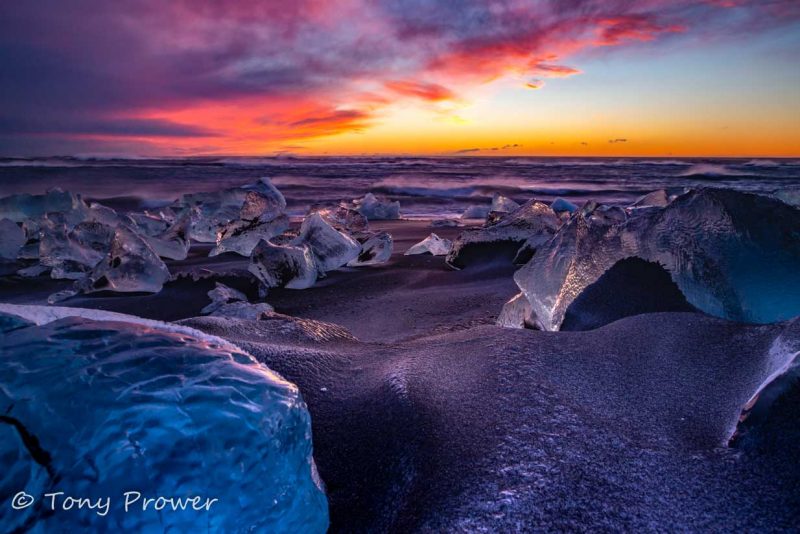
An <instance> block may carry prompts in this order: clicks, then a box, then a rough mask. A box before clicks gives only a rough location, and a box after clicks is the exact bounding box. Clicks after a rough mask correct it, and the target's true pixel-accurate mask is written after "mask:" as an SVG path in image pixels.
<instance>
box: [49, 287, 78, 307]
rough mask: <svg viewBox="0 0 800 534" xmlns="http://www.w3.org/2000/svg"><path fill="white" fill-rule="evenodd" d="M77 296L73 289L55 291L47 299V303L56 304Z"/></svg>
mask: <svg viewBox="0 0 800 534" xmlns="http://www.w3.org/2000/svg"><path fill="white" fill-rule="evenodd" d="M77 294H78V292H77V291H76V290H74V289H63V290H61V291H56V292H55V293H53V294H51V295H50V296H48V297H47V303H48V304H56V303H58V302H62V301H65V300H67V299H68V298H71V297H74V296H75V295H77Z"/></svg>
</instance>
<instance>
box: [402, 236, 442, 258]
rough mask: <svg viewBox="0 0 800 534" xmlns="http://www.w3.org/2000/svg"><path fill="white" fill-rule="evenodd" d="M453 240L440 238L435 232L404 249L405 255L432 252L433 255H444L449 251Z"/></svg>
mask: <svg viewBox="0 0 800 534" xmlns="http://www.w3.org/2000/svg"><path fill="white" fill-rule="evenodd" d="M452 245H453V242H452V241H450V240H449V239H442V238H441V237H439V236H438V235H436V234H431V235H429V236H428V237H426V238H425V239H423V240H422V241H420V242H419V243H417V244H416V245H413V246H412V247H411V248H409V249H408V250H406V251H405V254H404V255H405V256H411V255H414V254H432V255H434V256H446V255H447V253H448V252H450V247H452Z"/></svg>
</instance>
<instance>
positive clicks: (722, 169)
mask: <svg viewBox="0 0 800 534" xmlns="http://www.w3.org/2000/svg"><path fill="white" fill-rule="evenodd" d="M678 176H683V177H695V176H696V177H720V176H753V174H752V173H749V172H744V171H738V170H736V169H731V168H730V167H728V166H726V165H718V164H714V163H698V164H696V165H692V166H691V167H689V168H688V169H686V170H685V171H683V172H681V173H680V174H678Z"/></svg>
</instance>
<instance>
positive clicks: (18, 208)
mask: <svg viewBox="0 0 800 534" xmlns="http://www.w3.org/2000/svg"><path fill="white" fill-rule="evenodd" d="M88 210H89V208H88V206H86V203H85V202H84V201H83V200H82V199H81V197H80V196H79V195H73V194H72V193H69V192H66V191H62V190H61V189H51V190H50V191H48V192H47V193H45V194H43V195H29V194H27V193H23V194H19V195H11V196H8V197H4V198H0V218H2V219H10V220H12V221H14V222H22V221H24V220H25V219H39V218H41V217H43V216H44V215H45V214H46V213H51V212H59V213H63V214H70V218H69V220H68V221H65V224H68V225H69V226H72V225H74V224H77V223H79V222H81V221H83V220H84V219H85V218H86V217H85V215H86V212H87V211H88Z"/></svg>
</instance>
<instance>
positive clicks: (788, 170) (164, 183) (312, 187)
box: [0, 157, 800, 218]
mask: <svg viewBox="0 0 800 534" xmlns="http://www.w3.org/2000/svg"><path fill="white" fill-rule="evenodd" d="M261 176H268V177H269V178H270V179H271V180H272V182H273V183H274V184H275V185H276V186H277V187H278V188H279V189H280V190H281V191H282V192H283V194H284V195H285V196H286V199H287V201H288V203H289V206H288V209H289V214H290V215H295V216H299V215H302V214H304V213H305V212H306V211H307V209H308V207H309V206H311V205H313V204H325V203H332V202H337V201H340V200H352V199H354V198H357V197H361V196H363V195H364V194H365V193H367V192H369V191H371V192H373V193H375V194H379V195H385V196H387V197H389V198H390V199H392V200H399V201H400V204H401V209H402V214H403V216H406V217H412V218H433V217H448V216H455V215H459V214H460V213H462V212H463V210H464V209H465V208H466V207H467V206H469V205H474V204H486V203H488V202H489V200H490V199H491V197H492V195H493V194H494V193H495V192H497V193H501V194H503V195H505V196H507V197H510V198H512V199H514V200H516V201H517V202H523V201H526V200H529V199H531V198H537V199H541V200H545V201H549V200H553V199H555V198H557V197H563V198H565V199H567V200H570V201H572V202H574V203H581V202H583V201H585V200H588V199H593V200H596V201H598V202H603V203H611V204H627V203H630V202H632V201H634V200H635V199H637V198H638V197H640V196H642V195H644V194H646V193H648V192H650V191H653V190H656V189H668V190H671V191H672V190H674V191H675V192H678V191H680V190H681V189H683V188H696V187H708V186H714V187H727V188H732V189H738V190H743V191H751V192H757V193H762V194H772V193H775V192H777V191H780V190H782V189H785V188H790V187H798V186H800V160H798V159H770V160H767V159H707V158H704V159H686V158H681V159H653V158H638V159H632V158H625V159H619V158H583V159H575V158H527V157H517V158H509V157H437V158H418V157H324V158H323V157H314V158H312V157H298V158H287V157H271V158H267V157H224V158H223V157H196V158H185V159H145V158H141V159H113V158H92V157H53V158H37V159H20V158H4V159H0V196H6V195H10V194H14V193H43V192H45V191H47V190H48V189H51V188H54V187H59V188H61V189H64V190H68V191H73V192H76V193H81V194H82V195H83V196H84V197H86V198H89V199H94V200H99V201H101V202H103V203H105V204H107V205H109V206H111V207H114V208H116V209H129V210H136V209H143V208H149V207H157V206H162V205H167V204H169V203H171V202H172V201H174V200H175V199H177V198H178V197H179V196H180V195H182V194H184V193H193V192H200V191H213V190H218V189H221V188H226V187H233V186H239V185H243V184H246V183H250V182H253V181H254V180H256V179H257V178H259V177H261Z"/></svg>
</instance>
